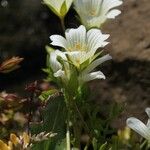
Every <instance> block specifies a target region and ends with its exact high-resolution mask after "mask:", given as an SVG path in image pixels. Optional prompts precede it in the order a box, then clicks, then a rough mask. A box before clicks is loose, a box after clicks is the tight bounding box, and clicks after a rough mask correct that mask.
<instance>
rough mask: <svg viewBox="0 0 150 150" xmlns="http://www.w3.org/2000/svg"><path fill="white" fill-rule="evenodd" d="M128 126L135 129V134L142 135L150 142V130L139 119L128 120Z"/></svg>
mask: <svg viewBox="0 0 150 150" xmlns="http://www.w3.org/2000/svg"><path fill="white" fill-rule="evenodd" d="M126 123H127V125H128V127H130V128H131V129H133V130H134V131H135V132H137V133H138V134H140V135H141V136H142V137H144V138H145V139H147V140H150V129H148V128H147V126H146V125H145V124H144V123H143V122H141V121H140V120H139V119H136V118H134V117H131V118H128V119H127V122H126Z"/></svg>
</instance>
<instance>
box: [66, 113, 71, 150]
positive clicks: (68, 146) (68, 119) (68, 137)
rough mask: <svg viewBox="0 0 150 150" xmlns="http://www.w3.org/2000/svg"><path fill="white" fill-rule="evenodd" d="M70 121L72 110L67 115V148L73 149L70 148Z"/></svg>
mask: <svg viewBox="0 0 150 150" xmlns="http://www.w3.org/2000/svg"><path fill="white" fill-rule="evenodd" d="M69 122H70V112H68V116H67V132H66V150H71V149H70V129H69Z"/></svg>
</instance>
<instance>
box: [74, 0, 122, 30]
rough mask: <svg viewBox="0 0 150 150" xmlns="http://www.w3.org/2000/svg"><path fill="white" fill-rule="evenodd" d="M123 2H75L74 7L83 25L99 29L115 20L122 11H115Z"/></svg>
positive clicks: (113, 0)
mask: <svg viewBox="0 0 150 150" xmlns="http://www.w3.org/2000/svg"><path fill="white" fill-rule="evenodd" d="M122 3H123V2H122V0H75V1H74V5H75V9H76V11H77V13H78V14H79V16H80V18H81V21H82V24H84V25H85V26H86V27H87V28H92V27H97V28H99V27H100V26H101V25H102V24H103V23H104V22H105V21H106V20H107V19H114V18H115V17H116V16H118V15H119V14H120V13H121V11H120V10H118V9H114V7H117V6H120V5H121V4H122Z"/></svg>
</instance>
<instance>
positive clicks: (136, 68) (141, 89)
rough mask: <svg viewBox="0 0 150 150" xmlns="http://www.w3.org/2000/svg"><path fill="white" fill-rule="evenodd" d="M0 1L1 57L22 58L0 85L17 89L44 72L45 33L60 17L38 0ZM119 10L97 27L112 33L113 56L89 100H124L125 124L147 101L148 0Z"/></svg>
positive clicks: (122, 119)
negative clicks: (116, 16)
mask: <svg viewBox="0 0 150 150" xmlns="http://www.w3.org/2000/svg"><path fill="white" fill-rule="evenodd" d="M0 2H1V5H0V22H1V25H0V33H1V34H0V53H1V54H0V59H1V61H2V60H3V59H5V58H7V57H10V56H13V55H19V56H22V57H24V58H25V61H24V62H23V63H22V68H21V69H19V70H17V71H15V72H13V73H11V74H8V75H3V74H0V85H1V87H0V90H1V91H2V90H4V89H6V90H7V91H10V92H14V91H15V90H16V89H17V91H19V92H22V91H23V88H24V86H25V84H26V83H28V82H29V81H33V80H36V79H39V77H40V78H42V77H43V74H42V71H41V68H42V67H44V66H45V56H46V53H45V50H44V46H45V45H46V44H48V43H49V38H48V37H49V35H51V34H53V33H59V32H61V30H60V26H59V20H58V18H57V17H55V16H54V15H53V14H52V13H50V12H49V10H48V9H47V8H46V7H45V6H43V5H41V2H40V1H37V0H22V1H20V0H16V1H15V3H14V1H12V0H8V1H5V0H0ZM4 2H5V3H4ZM6 2H8V3H7V5H4V4H6ZM121 9H122V14H121V15H120V16H119V17H118V18H117V20H113V21H108V23H107V24H105V25H104V26H103V29H102V31H103V32H105V33H110V35H111V36H110V44H109V46H107V48H106V52H109V53H110V54H111V55H112V56H113V61H111V62H109V63H105V64H104V65H103V66H102V67H100V69H101V70H102V71H103V72H104V73H105V74H106V76H107V80H105V81H98V82H97V81H94V82H93V83H92V84H91V88H92V89H94V94H93V99H96V101H97V102H98V103H100V104H101V105H107V104H108V103H109V102H112V101H117V102H123V103H125V104H126V107H125V111H124V113H122V115H121V116H120V119H118V122H119V126H124V125H125V120H126V118H127V117H129V116H132V115H134V116H136V117H139V118H140V119H142V120H144V119H145V118H146V115H145V114H144V109H145V107H148V106H150V1H149V0H125V1H124V5H123V6H122V7H121ZM70 13H74V12H72V11H71V12H70ZM69 18H70V19H71V20H74V18H72V16H71V15H68V16H67V18H66V21H67V20H68V19H69ZM67 26H75V24H74V23H72V24H71V23H70V24H67ZM54 27H55V28H54ZM18 85H19V86H18ZM115 124H116V123H115Z"/></svg>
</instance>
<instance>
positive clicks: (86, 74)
mask: <svg viewBox="0 0 150 150" xmlns="http://www.w3.org/2000/svg"><path fill="white" fill-rule="evenodd" d="M110 59H112V57H111V56H110V55H109V54H107V55H105V56H103V57H101V58H99V59H96V60H95V61H93V62H92V63H91V64H90V65H89V66H88V67H87V68H86V69H84V70H83V71H82V72H81V74H80V76H79V81H80V83H81V84H82V83H84V82H88V81H91V80H94V79H105V78H106V77H105V75H104V74H103V73H102V72H101V71H96V72H91V71H93V69H95V68H96V67H97V66H99V65H100V64H102V63H103V62H105V61H107V60H110Z"/></svg>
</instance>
